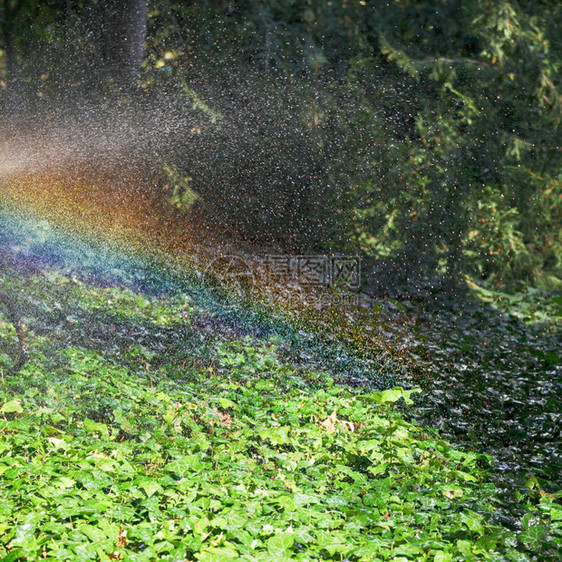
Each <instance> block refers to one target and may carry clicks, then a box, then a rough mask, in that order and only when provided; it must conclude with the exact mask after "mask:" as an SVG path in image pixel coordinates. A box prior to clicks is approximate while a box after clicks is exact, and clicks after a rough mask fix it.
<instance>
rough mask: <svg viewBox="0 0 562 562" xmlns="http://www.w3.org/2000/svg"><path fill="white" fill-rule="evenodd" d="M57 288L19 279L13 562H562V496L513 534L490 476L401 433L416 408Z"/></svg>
mask: <svg viewBox="0 0 562 562" xmlns="http://www.w3.org/2000/svg"><path fill="white" fill-rule="evenodd" d="M48 281H49V282H48V283H47V282H46V279H45V277H44V275H41V276H35V277H32V278H28V279H25V280H22V279H15V278H12V279H10V278H5V279H4V282H5V283H4V284H5V285H6V284H7V285H10V284H12V286H13V287H15V286H18V287H19V288H20V289H22V287H23V288H24V292H25V293H26V294H27V298H28V300H29V302H34V303H35V304H36V306H35V309H34V313H33V317H30V318H29V319H28V321H29V325H30V330H33V338H30V342H31V349H30V361H29V362H28V364H27V365H26V366H25V368H24V369H23V370H22V371H21V372H20V373H19V374H18V375H17V376H14V377H10V378H7V377H4V378H3V379H2V381H1V386H0V434H1V435H2V438H1V440H0V449H1V454H0V497H1V498H2V502H1V503H0V556H1V557H2V559H3V560H6V561H10V560H39V559H47V560H147V561H148V560H155V559H158V560H185V559H194V560H228V559H243V560H244V559H245V560H286V559H287V560H288V559H296V560H439V561H446V560H487V559H489V560H506V559H507V560H541V559H544V560H548V559H555V558H556V557H557V556H558V555H559V553H560V543H561V541H562V509H561V507H560V504H559V500H560V494H555V493H547V492H544V491H542V490H540V487H539V486H538V485H537V484H534V483H532V482H531V483H530V484H529V487H530V488H532V492H533V494H530V496H529V502H528V509H527V512H526V513H525V514H524V515H523V517H522V518H521V519H520V521H519V522H518V524H517V525H515V526H513V528H511V527H510V526H506V525H505V524H504V523H503V522H502V520H501V517H500V516H499V514H500V511H501V507H502V506H501V499H500V498H499V497H498V496H497V494H496V489H495V487H494V484H493V483H492V482H491V480H490V479H489V476H488V469H489V466H490V458H489V457H487V456H485V455H481V454H479V453H477V452H473V451H468V450H460V449H458V448H455V447H454V446H452V445H451V444H450V443H448V442H446V441H444V440H442V439H441V438H440V437H439V435H438V434H437V433H436V432H435V431H432V430H429V429H426V428H422V427H420V426H418V425H416V424H413V423H408V422H406V421H404V419H403V417H402V414H401V409H400V408H396V405H397V404H398V403H400V404H402V405H404V406H405V407H408V408H412V405H411V402H412V398H413V397H414V395H415V394H414V393H415V390H412V389H411V390H402V389H400V388H394V389H388V390H384V391H380V392H371V391H369V392H367V391H366V390H365V389H364V388H363V389H361V388H359V389H351V388H347V387H345V386H341V385H337V384H335V383H334V382H333V381H332V379H331V378H330V377H329V376H327V375H326V374H325V373H321V372H317V371H316V370H314V369H312V368H310V366H308V365H306V363H304V364H300V365H295V364H293V363H291V362H287V361H286V360H284V359H282V358H281V354H280V353H279V349H278V346H280V345H281V344H282V342H280V341H279V340H278V339H276V338H268V339H261V340H260V339H257V338H248V337H240V338H237V337H234V336H233V335H232V334H224V333H222V334H221V333H215V334H212V335H208V334H207V335H205V336H203V335H202V334H200V333H198V331H199V328H197V326H198V320H197V319H198V317H199V316H200V315H201V314H202V311H200V310H197V308H196V307H195V306H192V305H191V304H190V303H189V301H188V300H186V299H185V297H183V296H179V297H168V298H161V297H160V298H156V297H149V296H145V295H142V294H136V293H133V292H131V291H128V290H126V289H120V288H108V289H100V288H95V287H92V286H89V285H86V284H84V283H82V282H79V281H77V280H69V279H66V278H63V277H61V276H58V275H56V274H50V277H49V280H48ZM80 311H82V313H83V315H81V314H80ZM85 313H87V314H85ZM1 327H2V331H3V333H4V335H5V336H6V337H7V339H8V340H10V338H11V339H12V340H14V338H15V334H13V333H11V332H10V328H9V326H8V324H7V323H3V324H2V325H1ZM85 334H87V335H88V337H84V336H85ZM81 336H82V342H80V337H81ZM94 336H96V337H94ZM176 336H177V337H176ZM178 338H179V339H178ZM14 341H15V340H14ZM186 349H188V350H189V353H187V352H186V351H185V350H186ZM408 404H410V405H408Z"/></svg>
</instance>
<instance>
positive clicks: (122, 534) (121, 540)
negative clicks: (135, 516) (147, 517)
mask: <svg viewBox="0 0 562 562" xmlns="http://www.w3.org/2000/svg"><path fill="white" fill-rule="evenodd" d="M126 545H127V531H125V529H123V525H119V535H118V536H117V548H124V547H125V546H126Z"/></svg>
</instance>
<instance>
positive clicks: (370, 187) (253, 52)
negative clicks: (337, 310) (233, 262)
mask: <svg viewBox="0 0 562 562" xmlns="http://www.w3.org/2000/svg"><path fill="white" fill-rule="evenodd" d="M109 4H111V3H109ZM128 4H130V5H134V4H135V2H133V1H129V3H128ZM136 4H142V1H141V2H136ZM10 6H12V10H11V11H10V10H9V9H8V8H9V7H10ZM107 6H108V3H107V2H105V1H102V0H99V1H98V2H91V3H86V2H84V3H82V2H74V1H71V2H63V1H55V0H51V1H50V2H45V3H41V4H39V5H38V4H37V3H34V2H26V0H19V1H14V0H12V1H11V2H7V3H6V8H5V10H4V19H3V22H2V25H3V30H4V37H5V39H4V51H3V53H4V57H3V58H2V61H3V64H4V69H5V70H4V71H5V73H6V81H5V84H7V89H6V91H5V93H6V96H7V98H8V99H9V98H10V91H12V95H13V92H14V91H17V88H18V85H17V84H12V85H10V83H11V81H10V78H11V77H13V76H16V75H17V78H18V80H17V82H18V84H19V87H20V88H22V87H23V86H22V85H27V86H31V91H32V92H33V96H32V97H33V98H34V100H35V101H33V105H34V106H37V104H39V105H41V103H46V102H45V101H44V100H45V99H47V98H50V97H51V96H55V97H56V98H58V99H59V100H60V98H61V97H63V98H65V99H67V100H69V99H70V100H72V103H74V104H78V105H80V103H81V102H80V100H82V102H83V103H89V102H87V101H86V100H90V102H91V100H92V98H93V97H96V96H101V97H102V98H103V97H104V96H106V95H107V91H108V90H107V85H108V80H109V81H110V82H111V80H115V72H114V70H113V71H111V72H108V71H107V65H105V66H104V61H105V59H104V53H105V52H106V51H107V43H108V42H109V43H111V41H114V39H115V37H114V36H115V33H114V32H112V29H113V28H112V27H111V18H109V19H108V16H107V13H110V15H111V10H109V9H108V8H107ZM16 7H17V8H18V9H17V11H16ZM108 10H109V12H108ZM10 14H11V17H10V18H8V16H9V15H10ZM561 24H562V9H561V8H560V4H559V3H558V2H554V1H552V2H550V1H543V2H488V1H487V0H472V1H470V2H461V1H455V0H431V1H424V2H407V1H396V2H389V3H387V2H375V1H359V0H338V1H334V2H324V1H316V0H309V1H307V2H297V1H283V2H281V1H278V0H244V1H242V0H239V1H230V2H227V1H213V2H211V1H209V2H184V1H182V2H174V1H165V2H164V1H159V0H154V1H152V2H150V4H149V12H148V40H147V43H146V52H145V59H144V63H143V72H142V74H141V75H139V76H138V79H139V84H140V85H141V86H142V91H143V92H144V94H142V95H141V96H140V97H143V96H144V102H143V103H147V104H148V105H147V106H146V107H153V108H154V103H156V105H157V106H158V115H160V116H161V117H160V118H161V119H162V120H163V121H167V120H168V119H170V117H171V116H178V115H183V116H184V117H185V116H186V115H188V114H189V119H188V121H189V124H187V121H186V123H185V125H184V126H178V124H177V122H172V124H170V123H167V122H165V123H163V124H162V128H161V130H160V133H162V132H163V131H164V132H165V134H164V133H162V134H159V137H158V139H159V140H158V142H155V143H154V145H155V146H151V154H154V153H155V152H156V153H158V152H160V157H159V158H158V159H157V161H154V162H153V164H154V166H156V165H159V166H161V165H162V163H164V168H165V169H166V170H168V171H169V170H173V174H172V176H173V177H174V178H176V181H175V182H174V189H175V199H174V201H175V202H176V204H179V206H182V205H183V206H184V207H188V206H191V205H192V204H193V202H194V199H195V197H194V196H193V195H194V194H195V193H196V194H198V195H199V198H198V199H197V203H196V206H198V207H199V208H200V210H202V211H203V212H204V214H205V215H206V216H207V217H208V219H209V220H210V221H212V224H214V225H215V226H219V225H221V227H222V228H225V229H231V230H235V231H236V232H237V233H238V234H239V235H243V236H244V237H246V238H251V239H254V240H257V241H260V242H262V243H263V242H268V243H271V242H276V243H279V244H281V246H282V247H284V248H285V249H300V250H303V249H306V250H311V249H312V250H318V249H322V250H330V249H331V250H335V251H353V252H358V251H360V252H362V253H364V254H365V255H367V256H372V257H374V258H387V259H390V260H391V262H397V263H398V265H399V266H400V267H399V269H398V270H399V271H400V273H401V274H402V275H404V276H409V277H411V276H412V275H415V274H425V273H429V274H435V273H446V274H448V275H449V276H451V277H455V276H456V275H458V274H459V273H469V274H471V275H472V276H473V277H474V278H477V279H489V280H493V281H494V282H495V283H504V284H513V283H514V282H515V281H517V280H526V281H530V280H531V281H534V282H538V283H548V282H553V281H555V279H554V278H553V277H552V274H554V275H557V274H558V273H559V268H560V259H561V256H562V241H561V239H560V232H561V229H560V198H561V197H562V188H561V179H560V169H562V166H561V150H562V149H561V143H560V112H561V108H562V104H561V96H560V53H561V42H560V34H559V29H560V25H561ZM8 39H9V40H10V41H9V42H8ZM102 46H103V48H102ZM8 47H9V49H8ZM124 66H125V65H123V72H125V70H126V69H125V68H124ZM112 68H113V67H112ZM100 69H101V70H100ZM112 72H113V74H112ZM100 76H101V78H100ZM112 76H113V78H112ZM104 84H105V86H104ZM117 84H118V85H121V84H120V83H119V82H118V81H117ZM37 90H39V92H38V93H39V94H40V95H41V96H43V98H42V100H43V101H41V102H39V101H38V100H37V98H36V97H35V96H36V94H37ZM55 92H58V93H56V94H55ZM133 95H134V96H135V98H134V99H135V101H136V102H139V99H140V98H139V94H138V93H137V94H133ZM18 99H19V98H18ZM147 100H149V101H147ZM155 100H156V102H155ZM154 111H156V110H155V109H154ZM186 119H187V118H186ZM147 134H149V132H148V131H147ZM143 158H144V159H148V156H146V155H143ZM157 163H158V164H157ZM164 175H166V174H164ZM166 180H169V175H168V176H167V177H165V178H164V179H163V181H162V185H163V184H164V183H165V182H166ZM162 194H163V196H167V195H168V192H167V191H166V190H162Z"/></svg>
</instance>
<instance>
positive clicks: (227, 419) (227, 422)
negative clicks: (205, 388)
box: [215, 410, 232, 429]
mask: <svg viewBox="0 0 562 562" xmlns="http://www.w3.org/2000/svg"><path fill="white" fill-rule="evenodd" d="M215 413H216V414H217V416H218V418H219V421H220V422H221V425H222V426H223V427H226V428H227V429H230V426H231V425H232V416H231V415H230V414H227V413H226V412H221V411H220V410H215Z"/></svg>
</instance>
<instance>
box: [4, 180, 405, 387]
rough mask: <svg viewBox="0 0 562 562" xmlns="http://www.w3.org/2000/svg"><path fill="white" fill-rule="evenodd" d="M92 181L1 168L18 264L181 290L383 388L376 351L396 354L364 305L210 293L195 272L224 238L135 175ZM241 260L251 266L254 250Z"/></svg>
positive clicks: (261, 290) (383, 369)
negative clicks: (51, 265)
mask: <svg viewBox="0 0 562 562" xmlns="http://www.w3.org/2000/svg"><path fill="white" fill-rule="evenodd" d="M97 180H98V181H93V180H89V179H85V174H84V173H81V174H80V175H75V174H72V173H69V170H62V171H61V170H59V171H54V172H53V171H50V172H47V171H34V172H22V171H19V170H16V171H14V170H12V171H10V173H5V174H4V178H3V180H1V182H0V190H1V193H2V202H1V208H0V222H1V224H2V226H1V228H0V230H1V231H2V238H3V239H4V243H5V244H6V243H8V244H10V245H11V246H12V248H19V253H18V255H19V259H21V260H23V261H25V260H26V259H29V258H30V257H34V258H35V259H37V258H38V257H39V258H42V259H46V260H47V261H49V260H52V259H53V256H55V258H56V259H55V261H56V263H57V265H58V266H59V267H60V266H61V264H62V265H63V266H64V267H66V268H70V269H75V270H77V271H87V272H88V273H89V274H93V275H94V277H96V276H97V277H98V278H106V279H109V280H113V281H115V282H119V283H124V284H128V285H129V286H130V287H132V288H136V289H140V290H147V289H148V290H155V291H162V290H165V291H176V292H178V291H182V292H184V293H186V294H188V295H189V296H190V298H191V299H194V300H195V302H198V303H199V304H200V305H201V306H202V307H203V308H205V309H206V310H208V311H210V313H211V314H214V315H221V316H229V317H230V319H231V320H233V321H236V322H239V323H240V322H241V323H245V324H247V325H253V326H258V327H259V328H258V331H259V332H260V333H264V334H277V335H279V334H282V335H283V337H284V338H285V339H289V340H291V341H292V345H294V346H295V347H299V348H301V349H304V348H306V349H305V351H304V353H305V354H306V355H311V353H312V355H311V357H320V356H322V358H323V360H322V361H321V363H324V364H329V365H330V368H332V369H334V370H336V371H339V372H340V374H341V375H342V376H346V377H348V378H352V379H355V380H361V379H362V380H363V381H365V380H370V381H371V382H375V383H376V385H377V386H388V384H389V381H390V380H391V379H392V377H391V375H390V371H391V366H390V365H389V364H388V363H385V362H384V361H382V362H381V361H380V360H379V359H378V358H379V357H380V355H381V353H382V352H386V353H384V355H385V356H389V354H388V352H389V351H390V352H391V355H394V357H395V358H396V356H397V354H396V353H392V352H393V351H395V350H392V348H391V346H389V342H388V341H386V338H385V339H384V340H383V339H382V338H380V337H377V336H376V331H375V330H374V329H373V327H372V326H373V319H374V317H373V312H372V310H371V309H369V308H366V307H356V306H355V307H354V306H347V305H342V304H341V301H340V300H339V299H334V298H332V299H331V297H334V295H333V294H330V293H327V292H326V293H323V295H321V298H320V302H321V306H318V302H319V299H318V298H316V299H311V298H305V299H302V298H301V299H295V298H294V297H295V294H294V293H292V292H291V291H290V290H287V288H283V287H278V288H277V289H278V290H276V291H275V294H274V295H273V294H272V291H271V287H268V286H265V285H264V284H263V283H259V282H258V283H257V284H255V285H254V286H253V287H252V291H251V293H250V294H247V295H245V297H244V298H242V299H240V295H239V294H238V293H237V294H236V295H235V294H229V291H228V286H227V287H226V290H222V291H221V292H220V295H219V296H218V297H217V292H216V291H213V290H211V289H212V281H211V282H209V281H208V279H206V278H205V275H204V273H205V270H206V266H207V264H209V263H210V262H212V261H213V260H214V259H215V258H216V257H217V256H219V255H221V254H222V255H231V254H233V253H236V252H235V249H234V248H233V246H232V245H231V244H227V243H225V242H224V241H221V240H220V239H218V237H217V236H214V235H213V233H212V232H210V231H209V230H208V229H203V227H201V225H200V224H196V223H195V222H194V221H192V220H190V219H189V218H188V217H186V216H185V215H182V214H180V213H178V212H177V211H176V210H175V209H174V208H173V206H171V205H166V204H165V203H163V202H162V200H161V199H159V198H157V197H156V196H155V195H154V194H153V192H152V191H151V189H150V187H149V186H147V187H145V188H143V186H142V183H140V182H139V180H135V181H134V182H133V181H131V180H127V181H122V182H120V181H119V180H117V181H116V180H115V178H113V179H112V180H111V181H99V177H98V178H97ZM139 186H140V187H139ZM22 248H23V250H22ZM238 254H239V252H238ZM239 255H240V254H239ZM243 259H244V260H246V262H247V263H249V264H250V266H251V267H253V268H255V269H256V270H257V269H259V260H256V257H255V256H252V255H250V254H243ZM258 277H259V276H258ZM222 288H223V289H225V287H222ZM272 296H273V297H274V298H272ZM310 296H311V291H310V290H308V292H307V297H310ZM315 296H318V295H315ZM301 297H302V292H301ZM306 350H308V351H306ZM311 350H312V351H311Z"/></svg>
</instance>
